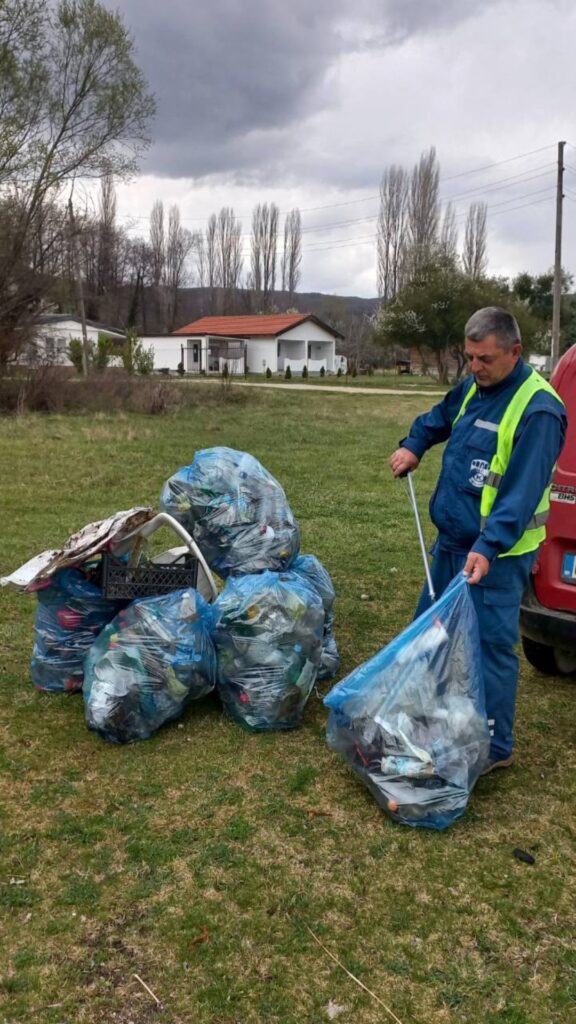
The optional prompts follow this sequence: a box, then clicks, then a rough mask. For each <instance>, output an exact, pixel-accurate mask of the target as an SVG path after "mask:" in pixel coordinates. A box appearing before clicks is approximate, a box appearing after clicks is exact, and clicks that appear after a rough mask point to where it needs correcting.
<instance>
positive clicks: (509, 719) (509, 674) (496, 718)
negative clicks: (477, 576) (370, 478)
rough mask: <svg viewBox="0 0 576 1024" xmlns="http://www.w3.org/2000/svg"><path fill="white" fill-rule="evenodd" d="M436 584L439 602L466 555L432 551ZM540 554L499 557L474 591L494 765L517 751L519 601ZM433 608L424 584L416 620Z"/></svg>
mask: <svg viewBox="0 0 576 1024" xmlns="http://www.w3.org/2000/svg"><path fill="white" fill-rule="evenodd" d="M432 554H433V561H432V566H431V573H432V582H433V584H434V590H435V592H436V597H437V598H439V597H440V595H441V594H442V593H443V592H444V591H445V589H446V587H447V586H448V584H449V583H450V580H452V579H453V578H454V576H456V575H457V573H459V572H462V569H463V568H464V564H465V562H466V557H467V556H466V554H462V553H461V552H456V551H451V550H448V549H446V548H442V547H441V546H440V545H439V544H438V543H437V544H436V545H435V547H434V548H433V549H432ZM536 555H537V551H530V552H529V553H528V554H526V555H510V556H508V557H506V558H497V559H495V560H494V562H493V563H492V565H491V566H490V571H489V572H488V574H487V575H486V576H485V577H484V579H483V580H482V581H481V582H480V583H475V584H474V585H473V586H471V587H470V594H471V596H472V600H473V601H474V607H475V608H476V613H477V615H478V624H479V627H480V643H481V647H482V667H483V672H484V689H485V695H486V713H487V716H488V723H489V727H490V735H491V744H490V758H491V760H496V761H500V760H502V759H503V758H506V757H509V756H510V754H511V753H512V748H513V746H514V712H515V708H516V689H517V685H518V656H517V654H516V651H515V647H516V644H517V642H518V619H519V614H520V601H521V598H522V594H523V592H524V588H525V587H526V584H527V582H528V579H529V576H530V570H531V568H532V565H533V564H534V560H535V558H536ZM429 607H430V597H429V594H428V587H427V586H426V585H425V586H424V589H423V590H422V594H421V595H420V600H419V602H418V606H417V608H416V614H415V616H414V617H415V618H417V617H418V616H419V615H421V614H422V612H424V611H426V609H427V608H429Z"/></svg>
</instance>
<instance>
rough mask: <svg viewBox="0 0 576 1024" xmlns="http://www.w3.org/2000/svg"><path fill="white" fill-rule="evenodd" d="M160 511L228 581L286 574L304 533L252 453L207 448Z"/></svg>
mask: <svg viewBox="0 0 576 1024" xmlns="http://www.w3.org/2000/svg"><path fill="white" fill-rule="evenodd" d="M160 507H161V509H162V511H164V512H168V513H169V514H170V515H171V516H173V517H174V518H175V519H177V520H178V522H179V523H181V524H182V526H184V527H185V528H186V529H187V530H188V533H190V534H192V535H193V537H194V539H195V541H196V543H197V544H198V546H199V548H200V550H201V551H202V554H203V555H204V557H205V559H206V561H207V562H208V564H209V565H210V568H211V569H213V570H214V571H215V572H217V573H218V574H219V575H220V576H222V577H223V578H224V579H225V578H226V577H227V576H231V575H232V576H234V575H236V576H237V575H244V574H248V573H254V572H262V571H263V570H264V569H272V570H275V571H276V572H279V571H281V570H282V569H286V568H287V567H288V566H289V565H290V564H291V562H292V561H293V559H294V558H295V556H296V555H297V554H298V551H299V549H300V532H299V529H298V524H297V522H296V520H295V519H294V516H293V514H292V511H291V509H290V506H289V504H288V500H287V498H286V495H285V493H284V491H283V490H282V487H281V486H280V484H279V483H278V481H277V480H275V479H274V477H273V476H272V475H271V474H270V473H269V472H268V471H267V470H266V469H264V467H263V466H262V465H261V464H260V463H259V462H258V460H257V459H255V458H254V456H253V455H249V454H248V453H247V452H239V451H235V450H234V449H233V448H205V449H204V450H203V451H199V452H197V453H196V455H195V456H194V461H193V462H192V464H191V465H190V466H184V467H183V468H182V469H179V470H178V472H177V473H174V475H173V476H171V477H170V479H169V480H167V481H166V483H165V484H164V486H163V488H162V492H161V495H160Z"/></svg>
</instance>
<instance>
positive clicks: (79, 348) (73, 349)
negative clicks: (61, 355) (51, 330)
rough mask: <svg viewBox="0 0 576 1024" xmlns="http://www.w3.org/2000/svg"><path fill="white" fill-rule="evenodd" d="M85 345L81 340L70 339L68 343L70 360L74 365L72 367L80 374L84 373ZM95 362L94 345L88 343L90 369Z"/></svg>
mask: <svg viewBox="0 0 576 1024" xmlns="http://www.w3.org/2000/svg"><path fill="white" fill-rule="evenodd" d="M83 348H84V346H83V343H82V340H81V338H70V341H69V343H68V359H69V360H70V362H71V363H72V366H73V367H74V369H75V370H77V371H78V373H83V372H84V366H83V362H82V354H83ZM93 362H94V345H93V343H92V342H91V341H89V342H88V369H90V366H91V365H92V363H93Z"/></svg>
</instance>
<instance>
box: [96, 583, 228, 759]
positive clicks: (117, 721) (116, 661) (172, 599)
mask: <svg viewBox="0 0 576 1024" xmlns="http://www.w3.org/2000/svg"><path fill="white" fill-rule="evenodd" d="M213 624H214V613H213V610H212V606H211V605H209V604H207V603H206V601H204V599H203V598H202V597H201V596H200V594H198V593H197V592H196V591H195V590H193V589H192V588H189V589H187V590H175V591H173V592H172V593H170V594H163V595H162V596H161V597H144V598H140V599H139V600H136V601H133V602H132V604H130V605H128V607H127V608H125V609H124V610H123V611H122V612H120V614H119V615H118V616H117V617H116V618H115V619H114V621H113V622H111V623H110V624H109V625H108V626H107V627H106V629H105V630H104V631H103V632H102V633H101V635H100V636H99V638H98V640H97V641H96V643H95V644H94V646H93V647H92V648H91V650H90V652H89V655H88V657H87V658H86V662H85V667H84V673H85V677H84V687H83V690H84V702H85V710H86V724H87V725H88V728H89V729H93V730H95V731H96V732H98V733H100V735H101V736H103V737H104V739H107V740H110V741H111V742H113V743H132V742H133V741H134V740H144V739H148V737H149V736H151V735H152V733H153V732H155V731H156V729H158V728H160V726H161V725H163V724H164V723H165V722H168V721H170V720H171V719H173V718H178V717H179V715H181V714H182V712H183V711H184V709H185V707H186V706H187V705H188V704H189V703H190V702H191V701H192V700H196V699H198V698H199V697H203V696H205V694H207V693H210V691H211V690H213V689H214V686H215V683H216V652H215V650H214V644H213V643H212V637H211V632H212V628H213Z"/></svg>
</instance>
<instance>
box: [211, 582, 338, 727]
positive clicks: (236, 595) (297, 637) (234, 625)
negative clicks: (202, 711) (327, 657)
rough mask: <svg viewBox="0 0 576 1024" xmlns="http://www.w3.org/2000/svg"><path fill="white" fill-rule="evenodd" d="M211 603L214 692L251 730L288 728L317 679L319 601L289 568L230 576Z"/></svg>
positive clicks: (297, 720)
mask: <svg viewBox="0 0 576 1024" xmlns="http://www.w3.org/2000/svg"><path fill="white" fill-rule="evenodd" d="M213 607H214V609H215V610H216V612H217V614H218V621H217V624H216V629H215V632H214V642H215V644H216V649H217V653H218V684H217V685H218V692H219V694H220V697H221V699H222V703H223V705H224V707H225V708H226V710H227V711H228V713H229V714H230V716H231V717H232V718H233V719H234V720H235V721H237V722H239V723H240V725H243V726H244V727H245V728H247V729H249V730H253V731H260V730H271V729H295V728H296V727H297V726H298V725H300V721H301V719H302V712H303V710H304V705H305V704H306V701H307V700H308V697H309V696H310V693H311V690H312V687H313V686H314V683H315V681H316V677H317V673H318V666H319V664H320V655H321V650H322V634H323V629H324V607H323V605H322V600H321V598H320V596H319V595H318V593H317V592H316V590H315V589H314V588H313V587H311V586H310V585H309V583H307V582H306V580H305V579H303V578H302V577H301V576H299V575H298V574H297V573H294V572H290V571H288V572H282V573H275V572H263V573H260V574H258V575H251V576H242V577H234V578H231V579H229V580H228V581H227V582H226V586H225V588H224V590H223V591H222V593H221V594H220V596H219V597H218V599H217V601H216V602H215V604H214V606H213Z"/></svg>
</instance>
